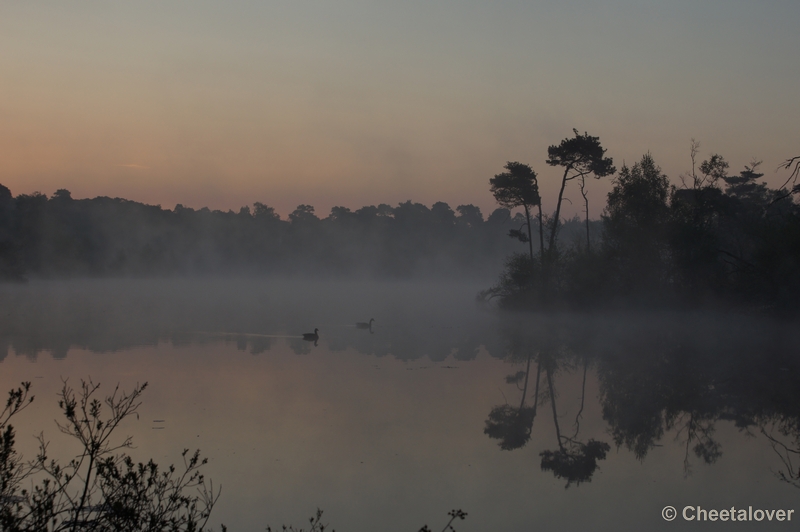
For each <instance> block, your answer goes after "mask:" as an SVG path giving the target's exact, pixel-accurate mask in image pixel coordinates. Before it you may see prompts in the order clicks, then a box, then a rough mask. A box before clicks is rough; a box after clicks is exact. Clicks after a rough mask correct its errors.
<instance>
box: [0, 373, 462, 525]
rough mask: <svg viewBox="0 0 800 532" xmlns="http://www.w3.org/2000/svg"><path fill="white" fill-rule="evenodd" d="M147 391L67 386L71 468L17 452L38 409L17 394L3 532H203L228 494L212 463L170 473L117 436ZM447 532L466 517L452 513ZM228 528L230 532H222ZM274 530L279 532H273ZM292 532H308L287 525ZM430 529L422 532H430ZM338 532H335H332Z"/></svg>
mask: <svg viewBox="0 0 800 532" xmlns="http://www.w3.org/2000/svg"><path fill="white" fill-rule="evenodd" d="M145 388H147V383H144V384H142V385H136V386H135V387H134V388H133V390H132V391H130V392H124V391H121V390H120V389H119V386H117V387H116V388H115V389H114V390H113V391H112V393H111V394H110V395H107V396H106V397H104V398H103V399H101V398H100V396H99V392H98V390H99V389H100V385H99V384H96V383H93V382H92V381H88V382H87V381H81V383H80V387H79V389H78V390H77V391H76V390H74V389H73V388H72V387H71V386H70V385H69V383H68V382H66V381H65V382H64V383H63V386H62V388H61V391H60V392H59V394H58V397H59V400H58V406H59V409H60V410H61V414H62V421H61V422H58V421H57V422H56V424H57V426H58V429H59V430H60V431H61V432H62V433H63V434H66V435H67V436H70V437H71V438H72V439H73V440H75V441H76V442H77V443H78V449H79V452H78V453H77V454H76V456H75V458H73V459H72V460H70V461H69V463H67V464H62V463H59V462H58V461H57V460H54V459H51V458H49V457H48V445H49V444H48V442H47V441H46V440H45V438H44V435H43V433H42V434H40V435H39V436H38V442H39V451H38V453H37V455H36V457H35V458H34V459H33V460H28V461H26V460H23V458H22V456H20V455H19V454H18V452H17V450H16V448H15V438H16V433H15V431H14V427H13V425H11V423H10V421H11V420H12V418H14V417H15V416H16V415H17V414H19V413H20V412H21V411H23V410H24V409H25V408H27V407H28V406H29V405H30V404H31V403H32V402H33V399H34V397H33V395H31V393H30V392H31V383H30V382H23V383H22V384H21V385H20V386H19V387H18V388H16V389H13V390H11V391H9V393H8V398H7V400H6V404H5V406H4V408H3V410H2V411H0V531H2V532H45V531H46V532H67V531H70V532H77V531H81V532H84V531H96V532H112V531H113V532H119V531H125V532H145V531H147V532H167V531H168V532H202V531H203V530H208V531H210V530H211V529H209V528H207V524H208V521H209V518H210V516H211V511H212V509H213V508H214V505H215V504H216V502H217V501H218V500H219V497H220V494H221V489H220V488H218V489H216V490H215V489H214V486H213V483H212V482H211V481H210V480H209V481H207V480H206V478H205V477H204V476H203V474H202V472H201V469H202V467H203V466H204V465H205V464H206V463H207V459H206V458H202V457H201V456H200V451H199V450H197V451H195V452H193V453H189V450H188V449H184V451H183V453H182V456H183V465H182V466H179V467H175V466H174V465H170V466H169V467H167V468H165V469H162V468H161V467H160V466H159V465H158V464H156V463H155V462H153V460H152V459H151V460H149V461H147V462H146V463H143V462H138V463H137V462H135V461H134V459H133V458H132V457H131V456H130V455H129V454H127V450H128V449H131V448H132V447H133V441H132V439H131V438H130V437H127V438H124V439H122V440H119V439H118V438H117V434H116V432H117V430H118V429H119V427H120V425H121V424H122V423H123V422H124V421H125V420H126V419H127V418H129V417H132V416H136V417H138V413H137V410H138V408H139V406H140V405H141V401H140V397H141V395H142V393H143V392H144V390H145ZM448 516H449V517H450V520H449V521H448V522H447V524H446V525H445V527H444V528H443V529H442V531H443V532H445V531H447V530H451V531H454V530H455V529H454V528H453V526H452V523H453V521H454V520H456V519H461V520H463V519H465V518H466V517H467V514H466V512H463V511H461V510H460V509H459V510H452V511H451V512H449V514H448ZM327 529H328V525H327V524H325V523H323V522H322V510H319V509H318V510H317V512H316V514H315V515H314V516H313V517H311V518H310V519H309V528H308V531H307V532H324V531H325V530H327ZM226 530H227V528H226V527H225V526H224V525H222V531H223V532H225V531H226ZM266 530H268V531H269V530H272V528H271V527H269V526H268V527H266ZM282 530H284V531H286V532H306V529H304V528H301V527H295V526H293V525H283V526H282ZM430 530H431V529H430V528H428V526H427V525H425V526H423V527H422V528H421V529H420V532H430ZM331 532H335V530H332V531H331Z"/></svg>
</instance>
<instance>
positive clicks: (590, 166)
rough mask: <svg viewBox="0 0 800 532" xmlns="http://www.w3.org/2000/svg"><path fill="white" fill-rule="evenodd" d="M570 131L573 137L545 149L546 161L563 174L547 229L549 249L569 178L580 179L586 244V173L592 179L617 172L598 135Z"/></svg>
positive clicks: (587, 204)
mask: <svg viewBox="0 0 800 532" xmlns="http://www.w3.org/2000/svg"><path fill="white" fill-rule="evenodd" d="M572 131H573V132H574V133H575V138H568V139H564V140H562V141H561V144H559V145H558V146H555V145H553V146H550V147H549V148H547V156H548V159H547V164H549V165H550V166H561V167H562V168H564V175H563V176H562V177H561V189H560V190H559V191H558V201H557V202H556V212H555V215H554V217H553V230H552V231H551V232H550V242H549V245H548V251H555V249H556V248H555V244H556V235H557V233H558V224H559V222H560V216H561V203H562V201H563V198H564V189H565V188H566V187H567V181H572V180H573V179H580V180H581V193H582V194H583V199H584V202H585V205H586V241H587V243H588V242H589V199H588V197H587V196H586V194H585V182H584V180H585V179H586V177H587V176H589V175H593V176H594V177H595V179H600V178H601V177H605V176H607V175H611V174H613V173H614V172H615V171H616V169H615V168H614V161H613V160H612V159H611V158H610V157H603V155H604V154H605V152H606V150H604V149H603V147H602V146H601V145H600V138H599V137H592V136H589V134H588V133H584V134H583V135H580V134H579V133H578V130H577V129H573V130H572Z"/></svg>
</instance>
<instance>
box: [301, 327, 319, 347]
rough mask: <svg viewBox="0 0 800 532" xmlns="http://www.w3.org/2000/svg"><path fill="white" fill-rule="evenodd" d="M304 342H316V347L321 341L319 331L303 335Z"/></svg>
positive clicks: (315, 330)
mask: <svg viewBox="0 0 800 532" xmlns="http://www.w3.org/2000/svg"><path fill="white" fill-rule="evenodd" d="M303 340H305V341H306V342H314V345H315V346H316V345H317V342H318V341H319V329H314V332H313V333H303Z"/></svg>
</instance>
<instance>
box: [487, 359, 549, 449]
mask: <svg viewBox="0 0 800 532" xmlns="http://www.w3.org/2000/svg"><path fill="white" fill-rule="evenodd" d="M530 370H531V355H528V362H527V367H526V369H525V372H524V377H525V384H524V385H523V387H522V400H521V401H520V403H519V408H514V407H513V406H511V405H509V404H505V405H500V406H496V407H494V408H493V409H492V411H491V412H490V413H489V419H487V420H486V428H484V429H483V433H484V434H486V435H488V436H489V437H490V438H494V439H498V440H500V443H499V445H500V448H501V449H503V450H504V451H510V450H513V449H519V448H520V447H523V446H524V445H525V444H526V443H528V440H530V439H531V431H532V430H533V420H534V418H536V408H537V406H538V404H539V376H540V374H541V371H542V369H541V364H537V365H536V391H535V392H534V396H535V398H534V402H533V406H532V407H526V406H525V397H526V396H527V394H528V376H529V375H530ZM522 373H523V372H519V373H517V375H515V376H514V377H510V378H509V379H507V380H511V381H512V382H516V381H518V380H519V379H520V378H521V377H522V375H521V374H522Z"/></svg>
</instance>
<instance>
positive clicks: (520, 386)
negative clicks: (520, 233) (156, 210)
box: [0, 280, 800, 532]
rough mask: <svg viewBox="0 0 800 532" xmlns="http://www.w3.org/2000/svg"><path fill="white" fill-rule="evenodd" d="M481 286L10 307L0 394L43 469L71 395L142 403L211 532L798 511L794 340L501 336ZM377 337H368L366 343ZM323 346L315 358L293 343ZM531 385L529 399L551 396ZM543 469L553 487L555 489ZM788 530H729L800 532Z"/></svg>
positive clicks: (185, 291) (658, 524) (625, 525)
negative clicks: (14, 403) (199, 467)
mask: <svg viewBox="0 0 800 532" xmlns="http://www.w3.org/2000/svg"><path fill="white" fill-rule="evenodd" d="M479 288H481V286H480V285H470V284H466V283H441V282H439V283H434V282H429V283H416V284H414V283H355V282H351V283H334V282H310V281H305V282H304V281H297V280H282V281H278V280H274V281H263V280H261V281H252V280H238V281H230V280H227V281H222V280H191V281H189V280H163V281H126V282H119V281H116V282H110V281H82V282H72V283H47V282H38V283H30V284H28V285H24V286H3V287H0V299H2V304H3V305H2V308H4V309H5V311H4V314H3V320H2V324H1V325H0V385H2V386H3V389H10V388H11V387H13V386H16V385H18V383H19V382H20V381H26V380H27V381H31V382H32V383H33V391H34V393H35V395H36V401H35V402H34V404H33V405H32V406H31V407H30V408H29V409H28V410H26V411H25V412H24V413H22V414H20V416H19V417H18V418H16V419H15V426H16V428H17V434H18V444H19V446H20V449H21V450H22V451H23V452H24V454H26V455H27V454H30V455H32V453H33V452H34V449H35V444H34V439H33V435H34V434H38V433H39V432H41V431H44V433H45V436H46V438H47V439H49V440H50V441H51V442H52V447H51V450H52V451H53V455H54V456H55V457H58V456H63V457H64V458H67V457H68V456H70V453H74V452H76V451H77V449H76V448H75V447H74V445H73V443H72V442H70V441H69V440H65V439H64V438H63V437H61V436H60V435H59V434H58V432H57V429H56V427H55V424H54V419H55V418H56V417H57V415H58V409H57V405H56V394H57V392H58V390H59V389H60V387H61V385H62V379H69V381H70V382H71V383H75V384H77V383H78V382H79V380H80V379H81V378H84V379H85V378H89V377H91V378H92V379H93V380H94V381H95V382H100V383H102V385H103V387H104V388H105V389H106V390H109V389H110V388H112V387H113V386H114V385H115V384H116V383H118V382H119V383H120V384H121V386H122V387H123V388H128V389H129V388H131V387H132V386H133V385H135V384H136V383H141V382H145V381H147V382H148V383H149V386H148V389H147V390H146V392H145V394H144V399H143V400H144V403H143V405H142V407H141V408H140V411H139V414H140V415H139V419H138V420H136V419H129V420H128V422H127V423H126V424H125V425H124V427H123V428H122V429H121V432H120V434H119V435H120V436H125V435H132V436H133V438H134V443H135V446H136V448H135V449H134V450H132V452H131V454H132V455H133V456H134V458H136V459H137V460H143V461H144V460H146V459H148V458H150V457H152V458H154V459H155V460H156V461H157V462H159V463H160V464H162V465H166V464H168V463H178V462H179V461H180V452H181V451H182V450H183V449H184V448H191V449H194V448H199V449H201V452H202V453H203V455H205V456H207V457H208V458H209V463H208V465H207V467H206V475H207V477H209V478H211V479H213V482H214V486H215V487H216V486H220V485H221V486H222V496H221V498H220V500H219V502H218V505H217V507H216V508H215V510H214V513H213V517H212V522H213V523H215V524H217V525H218V524H219V523H225V524H226V525H227V526H228V527H229V528H230V529H231V530H263V529H264V527H265V526H266V525H267V524H271V525H272V526H273V528H274V527H275V526H276V525H280V524H281V523H290V522H291V523H296V524H302V523H303V521H304V520H305V519H307V518H308V517H309V516H311V515H312V513H313V512H314V511H315V509H316V508H317V507H320V508H322V509H323V510H324V512H325V514H324V521H326V522H328V523H330V524H331V525H332V526H333V527H334V528H336V529H337V530H340V531H346V530H352V531H371V530H387V531H395V530H396V531H401V530H402V531H416V530H419V528H420V527H421V526H422V525H423V524H426V523H427V524H428V525H430V526H431V528H432V529H441V527H442V526H444V524H445V523H446V521H447V517H446V514H447V511H448V510H450V509H453V508H461V509H463V510H464V511H466V512H468V513H469V516H468V518H467V519H466V520H465V521H463V522H459V523H458V524H457V526H456V528H457V529H458V530H459V531H462V532H463V531H469V530H474V531H484V530H509V531H517V530H520V531H522V530H533V529H537V530H575V529H578V528H586V529H593V530H640V529H653V530H684V529H690V528H691V529H701V528H702V529H705V528H713V527H717V528H720V527H724V526H733V525H732V524H722V523H710V522H707V523H699V524H698V523H687V522H684V521H683V519H682V518H681V517H680V516H679V517H678V519H677V520H675V521H674V522H665V521H664V520H663V519H662V517H661V510H662V508H663V507H664V506H667V505H672V506H675V507H677V508H679V509H682V508H683V507H684V506H686V505H693V506H698V505H699V506H702V507H704V508H708V509H711V508H717V509H722V508H731V507H732V506H733V507H736V508H737V509H738V508H747V507H748V506H753V508H754V509H755V508H763V509H796V510H798V511H800V488H799V487H798V486H800V483H798V477H797V475H798V469H797V467H798V464H800V460H798V448H799V447H800V445H799V443H798V434H800V390H798V387H797V382H798V379H797V377H798V370H799V369H800V364H799V362H800V357H799V356H798V354H799V353H800V349H798V341H797V339H796V335H795V334H793V330H794V325H795V324H793V323H785V322H770V321H766V320H761V319H758V318H754V317H749V316H731V315H719V314H717V315H706V314H698V313H684V314H647V315H645V314H641V313H640V314H628V315H605V316H587V315H558V316H545V315H529V316H508V315H499V314H497V313H492V312H486V311H485V310H481V309H479V308H477V307H476V305H475V303H474V296H475V293H476V292H477V290H478V289H479ZM370 318H374V319H375V322H374V324H373V327H372V330H368V329H358V328H356V326H355V323H356V322H357V321H358V322H366V321H368V320H369V319H370ZM314 328H319V330H320V333H319V336H320V338H319V341H318V342H317V344H316V345H314V343H313V342H308V341H304V340H303V339H302V337H301V335H302V333H305V332H310V331H313V330H314ZM537 383H538V384H537ZM543 466H544V467H543ZM798 521H800V516H796V517H795V519H794V520H793V521H792V522H791V523H788V522H783V523H775V522H773V523H767V522H760V523H757V522H750V523H737V524H736V528H737V529H742V530H767V529H770V530H771V529H781V530H790V529H795V528H796V523H797V522H798Z"/></svg>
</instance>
